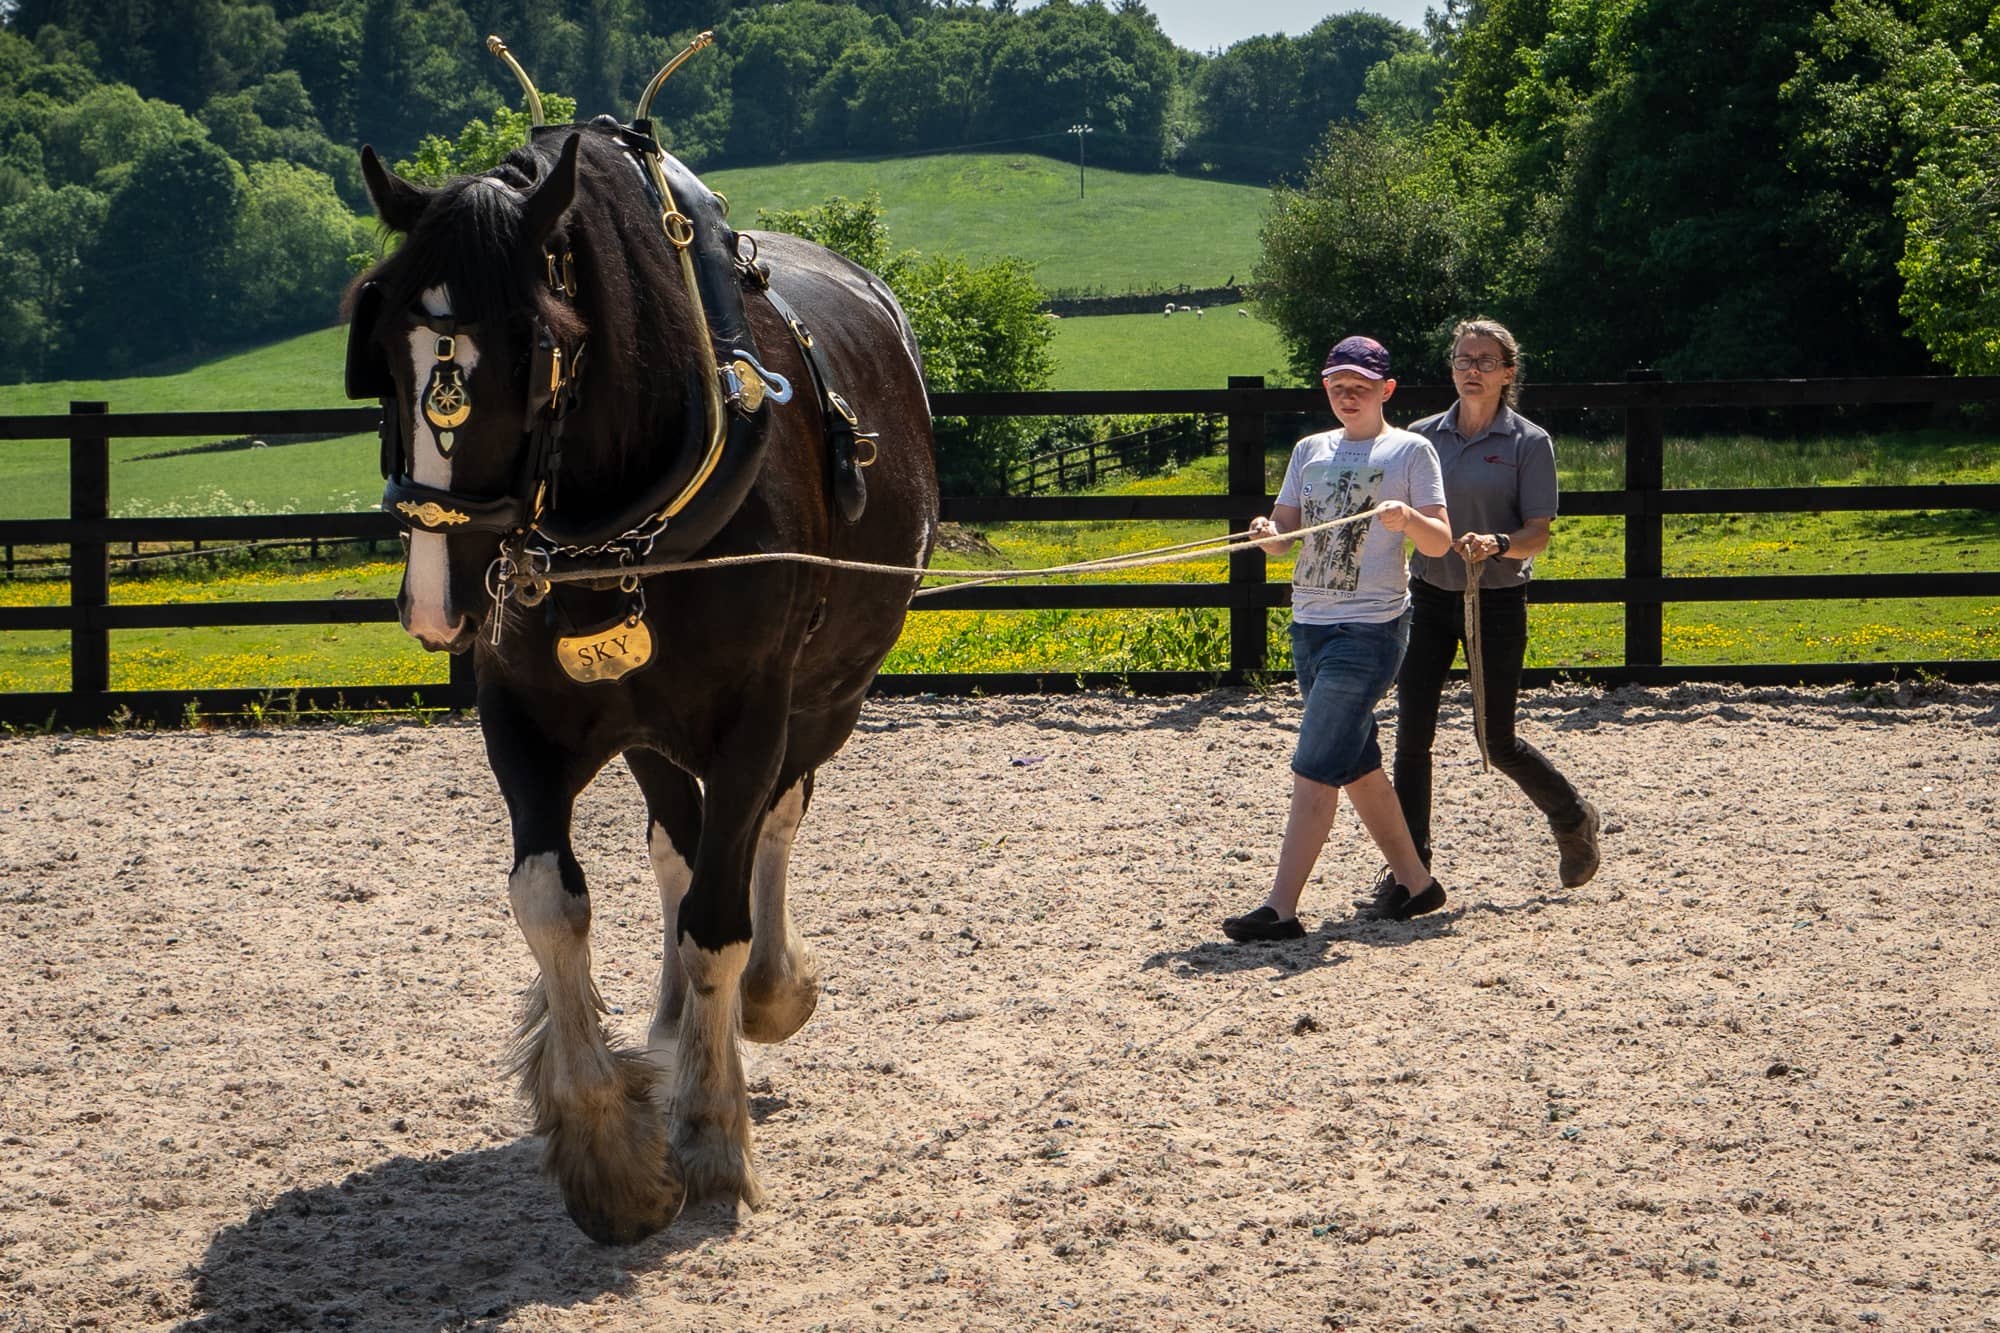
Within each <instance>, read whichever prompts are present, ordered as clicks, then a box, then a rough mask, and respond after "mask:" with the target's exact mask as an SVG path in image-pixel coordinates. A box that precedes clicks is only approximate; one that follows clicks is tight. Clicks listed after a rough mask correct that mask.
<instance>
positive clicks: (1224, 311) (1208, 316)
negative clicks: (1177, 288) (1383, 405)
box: [1049, 305, 1299, 389]
mask: <svg viewBox="0 0 2000 1333" xmlns="http://www.w3.org/2000/svg"><path fill="white" fill-rule="evenodd" d="M1055 327H1056V342H1055V352H1056V373H1055V381H1054V383H1052V384H1051V385H1050V386H1049V387H1050V388H1052V389H1220V388H1222V387H1223V386H1224V385H1226V384H1227V383H1228V382H1229V377H1230V376H1231V375H1262V376H1263V377H1264V382H1265V383H1266V384H1268V385H1270V386H1271V387H1272V388H1274V389H1275V388H1285V387H1291V386H1295V385H1297V384H1298V383H1299V379H1298V377H1297V376H1296V375H1294V374H1292V372H1291V371H1290V370H1288V369H1287V368H1286V366H1285V349H1284V345H1283V343H1282V342H1281V341H1280V340H1279V338H1278V331H1277V329H1275V328H1273V327H1272V326H1271V325H1269V324H1266V323H1265V322H1264V321H1262V320H1261V319H1257V318H1254V317H1253V316H1252V315H1251V314H1250V309H1249V307H1248V306H1240V305H1235V306H1218V307H1216V308H1214V309H1212V310H1205V311H1203V312H1202V316H1201V318H1199V319H1197V318H1195V317H1194V316H1193V315H1192V314H1187V313H1182V314H1176V315H1172V316H1168V315H1164V314H1152V315H1094V316H1091V317H1090V318H1088V319H1063V320H1057V321H1056V326H1055Z"/></svg>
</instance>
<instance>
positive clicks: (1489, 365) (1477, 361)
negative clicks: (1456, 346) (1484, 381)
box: [1451, 356, 1507, 375]
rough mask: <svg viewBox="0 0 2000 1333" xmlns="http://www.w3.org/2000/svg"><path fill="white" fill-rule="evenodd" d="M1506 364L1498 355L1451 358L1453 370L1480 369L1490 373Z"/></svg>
mask: <svg viewBox="0 0 2000 1333" xmlns="http://www.w3.org/2000/svg"><path fill="white" fill-rule="evenodd" d="M1506 364H1507V363H1506V362H1505V361H1502V360H1501V359H1500V358H1499V357H1497V356H1455V357H1453V358H1452V359H1451V368H1452V369H1453V370H1478V371H1481V372H1483V373H1484V374H1488V375H1491V374H1492V373H1493V372H1494V371H1496V370H1498V369H1500V367H1502V366H1504V365H1506Z"/></svg>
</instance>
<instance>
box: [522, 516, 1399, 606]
mask: <svg viewBox="0 0 2000 1333" xmlns="http://www.w3.org/2000/svg"><path fill="white" fill-rule="evenodd" d="M1380 512H1381V506H1379V505H1378V506H1376V507H1375V508H1373V509H1368V510H1364V511H1363V512H1361V513H1359V514H1350V515H1348V516H1347V517H1346V518H1336V519H1329V520H1328V521H1327V522H1325V523H1315V524H1313V525H1312V526H1311V527H1305V528H1299V529H1297V530H1295V531H1292V532H1282V533H1278V534H1276V535H1275V537H1251V536H1250V535H1249V534H1248V533H1247V532H1232V533H1230V534H1229V535H1228V536H1225V537H1204V538H1202V539H1201V540H1199V541H1191V542H1180V543H1178V544H1176V545H1173V546H1156V547H1153V548H1151V549H1150V550H1145V551H1135V552H1133V553H1132V554H1130V555H1113V556H1103V557H1100V558H1099V559H1096V560H1079V561H1076V562H1075V563H1073V564H1067V565H1049V566H1046V567H1044V568H1042V569H925V568H924V567H922V566H921V565H882V564H876V563H874V562H872V561H867V560H837V559H835V558H834V557H832V556H826V555H810V554H807V553H805V552H802V551H758V552H755V553H753V554H749V555H718V556H711V557H710V558H708V559H706V560H664V561H640V562H635V563H633V564H631V565H626V566H623V567H622V568H620V569H619V570H618V571H617V573H618V574H619V575H622V576H623V577H625V578H627V579H639V578H645V577H647V576H649V575H653V574H670V573H671V574H678V573H683V572H692V571H695V570H703V569H734V568H740V567H741V566H744V565H768V564H776V563H780V562H787V561H788V562H791V563H793V564H801V565H814V566H817V567H818V568H821V569H843V570H847V571H849V572H852V573H857V574H894V575H900V576H902V577H904V578H938V579H949V580H951V581H952V582H953V584H954V585H957V586H963V587H974V586H977V585H979V584H983V583H1004V582H1007V581H1009V580H1013V579H1032V578H1042V577H1046V576H1048V575H1051V574H1091V573H1099V572H1103V571H1108V570H1118V569H1144V568H1146V567H1148V566H1151V565H1171V564H1178V563H1181V562H1183V561H1188V560H1205V559H1212V558H1213V557H1215V556H1218V555H1228V554H1231V553H1233V552H1236V551H1243V550H1248V549H1249V548H1251V547H1253V546H1261V545H1262V544H1263V543H1264V542H1267V541H1272V540H1276V539H1278V538H1282V539H1284V540H1286V541H1291V540H1295V539H1297V538H1300V537H1309V536H1311V535H1312V534H1313V533H1316V532H1326V531H1329V530H1330V529H1333V528H1338V527H1344V526H1345V525H1347V524H1349V523H1359V522H1361V521H1362V520H1363V519H1369V518H1373V517H1374V516H1375V515H1376V514H1378V513H1380ZM516 577H517V578H520V579H521V580H522V581H523V582H530V581H532V582H541V583H576V582H581V581H582V580H585V579H601V578H603V577H604V573H603V572H602V571H599V570H583V569H578V570H548V571H545V572H542V573H539V574H529V573H527V572H526V571H524V572H523V573H522V574H520V575H517V576H516ZM944 591H947V589H946V588H944V587H933V588H919V589H917V590H916V591H915V592H914V593H912V594H911V597H912V598H913V599H914V598H917V597H924V596H927V595H929V594H931V593H937V592H944Z"/></svg>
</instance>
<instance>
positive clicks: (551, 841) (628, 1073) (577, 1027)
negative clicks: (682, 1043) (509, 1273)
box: [480, 698, 686, 1245]
mask: <svg viewBox="0 0 2000 1333" xmlns="http://www.w3.org/2000/svg"><path fill="white" fill-rule="evenodd" d="M480 712H481V715H482V719H483V723H484V725H483V730H484V731H485V734H486V745H487V755H488V758H489V759H490V760H491V762H492V765H493V771H494V774H495V776H496V777H498V778H499V780H500V789H501V791H502V793H503V794H504V795H505V796H506V798H507V808H508V812H509V814H510V816H511V818H512V823H513V832H514V870H513V873H512V874H511V875H510V876H509V877H508V880H507V898H508V901H509V902H510V903H511V904H512V905H513V909H514V920H515V923H516V924H517V925H519V926H520V928H521V933H522V934H523V935H524V936H526V937H527V941H528V948H529V949H530V950H532V951H533V953H534V955H535V962H536V963H537V964H538V965H539V966H540V968H541V975H540V976H539V977H538V978H537V979H536V981H535V984H534V985H533V986H532V987H531V988H530V989H529V992H528V998H527V1005H526V1008H525V1011H524V1013H523V1015H522V1019H521V1026H520V1029H519V1031H518V1032H517V1033H516V1036H515V1053H514V1065H515V1069H516V1070H517V1071H518V1073H519V1074H520V1077H521V1089H522V1092H523V1093H524V1094H525V1095H526V1096H527V1098H528V1100H529V1102H530V1104H531V1106H532V1107H533V1111H534V1118H535V1133H537V1134H539V1135H541V1136H542V1137H543V1140H544V1146H543V1151H542V1167H543V1169H544V1170H545V1171H547V1172H548V1173H549V1174H550V1175H552V1176H554V1177H555V1179H556V1183H557V1184H558V1186H560V1188H561V1189H562V1195H563V1204H564V1206H565V1207H566V1208H567V1209H568V1210H569V1215H570V1217H571V1218H572V1219H573V1220H574V1221H575V1222H576V1224H577V1226H579V1227H581V1228H582V1229H583V1231H584V1233H585V1234H586V1235H588V1236H590V1237H591V1238H592V1239H593V1240H597V1241H601V1242H603V1243H605V1244H614V1245H624V1244H630V1243H632V1242H634V1241H637V1240H640V1239H642V1238H643V1237H646V1236H649V1235H651V1234H652V1233H654V1232H656V1231H659V1230H661V1229H662V1228H664V1227H666V1226H667V1225H668V1224H669V1223H671V1222H672V1221H673V1220H674V1218H675V1217H677V1216H678V1215H679V1214H680V1210H681V1204H682V1201H683V1200H684V1199H685V1197H686V1190H685V1188H684V1186H683V1184H682V1178H681V1169H680V1164H679V1163H678V1162H677V1161H676V1160H675V1159H674V1155H673V1152H672V1151H671V1149H670V1148H669V1146H668V1141H667V1127H666V1122H665V1119H664V1117H663V1116H662V1115H661V1113H660V1110H659V1108H658V1106H657V1104H656V1103H655V1102H654V1100H653V1097H652V1087H653V1082H654V1078H655V1070H654V1067H653V1065H652V1063H651V1062H650V1061H648V1060H647V1059H646V1058H645V1056H644V1054H643V1053H640V1052H636V1051H628V1050H620V1049H617V1048H615V1047H613V1046H612V1045H611V1044H610V1043H609V1042H607V1041H606V1040H605V1036H604V1031H603V1029H602V1028H601V1027H600V1026H599V1024H598V1017H597V1016H598V1015H599V1014H600V1013H602V1012H603V1010H604V1002H603V1000H602V999H600V998H599V996H598V993H597V984H596V982H595V981H594V980H593V979H592V976H591V965H590V895H589V892H588V889H587V888H586V886H585V884H584V878H583V868H582V867H581V866H580V865H578V864H577V860H576V856H575V854H574V853H573V852H572V850H571V847H570V814H571V808H572V805H573V803H574V801H575V798H576V793H577V791H578V790H580V789H581V787H582V786H583V783H584V782H585V781H587V780H588V778H589V776H590V775H589V773H588V772H581V773H580V772H578V771H577V769H578V765H577V764H576V762H575V761H574V760H573V759H572V758H571V757H570V756H567V755H565V754H563V753H562V752H561V751H559V750H558V749H556V748H555V747H554V746H551V745H548V744H546V743H545V742H544V741H543V740H542V739H541V735H540V730H539V728H538V727H536V726H535V724H534V723H532V722H531V721H529V720H528V719H526V718H525V717H522V716H520V715H518V714H510V713H509V712H508V711H507V710H506V709H504V708H503V707H501V706H499V704H498V702H497V701H495V702H489V701H488V700H487V699H485V698H482V699H481V701H480Z"/></svg>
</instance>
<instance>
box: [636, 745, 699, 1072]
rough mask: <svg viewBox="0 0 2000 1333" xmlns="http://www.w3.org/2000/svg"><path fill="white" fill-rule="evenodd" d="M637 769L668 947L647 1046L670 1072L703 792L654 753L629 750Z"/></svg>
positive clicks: (683, 994) (683, 995)
mask: <svg viewBox="0 0 2000 1333" xmlns="http://www.w3.org/2000/svg"><path fill="white" fill-rule="evenodd" d="M625 764H626V767H628V768H630V769H631V770H632V776H633V778H634V779H635V780H636V781H637V782H638V784H639V790H640V792H642V793H643V794H644V795H645V797H646V857H647V859H648V860H649V861H651V862H652V865H653V880H654V882H655V883H657V884H658V885H659V887H660V916H661V920H662V922H663V923H664V925H663V930H664V931H665V942H664V947H663V948H662V949H661V958H660V998H659V1002H658V1004H657V1005H656V1006H655V1007H654V1009H653V1026H652V1030H651V1031H650V1032H649V1033H648V1034H647V1040H646V1047H647V1049H648V1050H649V1051H650V1052H652V1055H653V1058H654V1059H655V1060H657V1061H658V1062H659V1064H660V1067H661V1068H662V1069H671V1068H672V1067H673V1060H674V1043H675V1041H676V1039H677V1038H678V1037H679V1035H680V1026H681V1009H682V1007H683V1006H684V1005H685V1004H686V1002H687V977H686V976H685V975H683V973H682V971H681V952H680V949H679V948H678V947H677V946H676V940H677V937H678V936H679V934H680V930H679V923H680V915H681V900H682V899H683V898H685V897H686V896H687V890H688V883H689V881H690V880H692V879H693V878H694V858H695V851H696V849H697V848H698V847H699V846H700V844H701V788H700V787H699V786H697V785H696V784H695V780H694V779H693V778H692V777H690V776H688V775H687V774H686V773H685V772H683V771H682V770H681V769H680V768H678V767H676V766H675V765H674V764H672V763H670V762H669V761H667V760H666V759H664V758H662V757H661V756H660V755H658V754H656V753H654V752H653V751H651V750H630V751H627V752H626V755H625Z"/></svg>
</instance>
